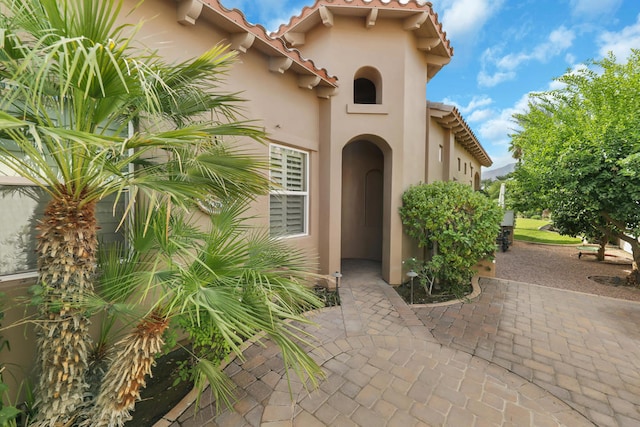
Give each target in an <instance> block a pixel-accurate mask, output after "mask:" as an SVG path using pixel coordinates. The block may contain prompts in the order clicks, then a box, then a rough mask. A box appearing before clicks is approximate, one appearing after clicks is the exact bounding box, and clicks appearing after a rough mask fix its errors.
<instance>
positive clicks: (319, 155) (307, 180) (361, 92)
mask: <svg viewBox="0 0 640 427" xmlns="http://www.w3.org/2000/svg"><path fill="white" fill-rule="evenodd" d="M137 13H138V15H139V17H145V18H151V17H152V16H155V18H154V19H152V20H151V21H150V22H149V24H147V25H146V26H145V33H146V34H147V35H148V36H149V37H148V40H149V39H153V40H156V41H157V44H158V47H159V49H161V51H162V52H163V54H164V55H167V56H170V57H175V58H176V59H179V58H182V57H189V56H194V55H197V54H199V53H200V52H202V51H204V50H205V49H206V48H208V47H210V46H211V45H212V44H213V43H229V44H230V47H231V49H235V50H236V51H238V52H240V61H239V63H238V64H236V65H235V66H234V69H233V72H232V73H230V75H229V76H228V79H227V83H228V85H229V88H230V90H240V91H242V92H243V96H244V97H245V98H247V99H248V100H249V102H248V105H247V111H246V116H247V117H249V118H257V119H260V120H261V121H262V123H263V125H264V128H265V130H266V131H267V132H268V134H269V142H270V145H269V146H267V147H256V149H257V150H259V153H260V154H262V155H265V156H269V157H270V158H271V174H272V177H273V178H274V179H275V180H276V181H278V182H280V183H282V184H283V189H281V190H277V191H274V193H273V194H272V195H270V196H269V197H265V198H263V199H262V200H260V201H259V202H258V203H257V204H256V206H255V207H254V209H255V213H256V214H258V215H259V216H261V218H263V223H262V225H264V226H269V227H271V229H272V231H274V232H278V233H280V234H282V235H284V236H287V238H288V239H289V240H290V241H291V243H292V244H294V245H299V246H301V247H304V248H307V249H308V250H310V251H311V252H312V253H316V254H318V256H319V270H320V272H321V273H331V272H334V271H339V270H340V262H341V259H343V258H367V259H373V260H378V261H380V262H381V265H382V276H383V278H384V279H385V280H386V281H388V282H389V283H392V284H398V283H400V282H401V281H402V280H403V272H402V260H403V259H405V258H407V257H409V256H412V254H413V251H414V249H415V248H414V247H413V243H412V242H411V241H409V240H408V239H407V238H406V237H403V233H402V224H401V221H400V217H399V215H398V208H399V207H400V201H401V195H402V193H403V191H404V190H406V188H407V187H408V186H410V185H412V184H417V183H420V182H433V181H435V180H457V181H460V182H464V183H469V184H470V185H473V186H475V188H479V184H480V173H481V167H482V166H485V167H486V166H490V165H491V159H490V158H489V156H488V155H487V153H486V151H485V150H484V149H483V147H482V146H481V144H480V143H479V142H478V139H477V138H476V136H475V135H474V133H473V132H472V130H471V129H470V128H469V126H468V125H467V123H466V122H465V121H464V118H463V117H462V115H461V114H460V112H459V111H458V110H457V109H456V108H454V107H452V106H447V105H443V104H438V103H432V102H427V101H426V99H427V96H426V95H427V93H428V91H427V85H428V82H429V81H430V80H431V78H433V77H434V76H435V75H436V74H437V73H438V72H439V71H440V70H441V68H442V67H443V66H445V65H446V64H448V63H449V62H450V61H451V58H452V56H453V48H452V47H451V46H450V43H449V40H448V39H447V37H446V33H445V32H444V30H443V29H442V25H441V24H440V23H439V22H438V16H437V14H436V13H435V12H434V11H433V9H432V7H431V5H430V4H429V3H426V4H422V3H418V2H416V1H409V2H407V3H406V4H402V3H400V2H399V1H396V0H392V1H381V0H369V1H364V0H318V1H316V2H315V3H314V4H313V5H311V6H309V7H305V8H304V9H303V10H302V11H301V12H300V14H299V15H297V16H294V17H293V18H291V20H290V21H289V22H288V23H286V24H283V25H282V26H281V27H280V28H279V29H278V30H277V31H276V32H275V33H273V34H268V33H267V31H266V30H265V29H264V28H263V27H261V26H259V25H252V24H250V23H248V22H247V21H246V19H245V17H244V15H243V14H242V12H241V11H239V10H228V9H226V8H225V7H223V6H222V5H221V4H220V3H219V2H218V1H217V0H206V1H201V0H181V1H179V2H176V1H175V0H165V1H162V0H159V1H155V2H146V4H144V5H143V8H141V9H140V10H139V11H138V12H137Z"/></svg>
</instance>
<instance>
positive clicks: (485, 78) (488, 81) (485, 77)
mask: <svg viewBox="0 0 640 427" xmlns="http://www.w3.org/2000/svg"><path fill="white" fill-rule="evenodd" d="M515 77H516V73H515V72H513V71H512V72H508V73H505V72H501V71H498V72H495V73H493V74H489V73H487V72H485V71H484V70H482V71H480V73H478V84H479V85H480V86H481V87H493V86H497V85H498V84H500V83H502V82H506V81H509V80H513V79H514V78H515Z"/></svg>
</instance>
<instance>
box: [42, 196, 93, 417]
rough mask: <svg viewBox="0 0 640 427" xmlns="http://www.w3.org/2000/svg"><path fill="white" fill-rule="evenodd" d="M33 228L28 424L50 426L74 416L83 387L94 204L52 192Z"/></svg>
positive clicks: (89, 341)
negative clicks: (34, 332)
mask: <svg viewBox="0 0 640 427" xmlns="http://www.w3.org/2000/svg"><path fill="white" fill-rule="evenodd" d="M38 229H39V231H40V235H39V236H38V244H37V251H38V269H39V284H40V286H41V289H42V293H41V295H40V296H41V297H42V301H41V303H40V313H39V315H40V322H38V325H39V330H38V339H37V357H38V366H39V368H40V375H39V379H38V383H37V384H36V408H37V415H36V417H35V420H34V423H33V424H32V425H39V426H54V425H60V424H66V423H68V422H69V421H70V420H72V419H73V418H74V417H75V414H76V412H77V410H78V408H79V407H80V406H81V405H82V403H83V398H84V393H85V390H86V388H87V387H86V383H85V379H84V373H85V370H86V368H87V350H88V348H89V346H90V343H91V337H90V336H89V323H90V322H89V318H88V316H87V314H86V312H85V310H84V309H83V302H84V301H85V299H86V296H87V295H88V294H91V293H92V292H93V278H94V275H95V270H96V247H97V238H96V219H95V204H94V203H87V204H85V205H80V203H79V202H78V200H77V199H74V198H73V197H72V196H68V197H58V198H54V199H53V200H52V201H51V202H49V204H48V205H47V208H46V209H45V212H44V217H43V220H42V222H41V223H40V225H39V226H38Z"/></svg>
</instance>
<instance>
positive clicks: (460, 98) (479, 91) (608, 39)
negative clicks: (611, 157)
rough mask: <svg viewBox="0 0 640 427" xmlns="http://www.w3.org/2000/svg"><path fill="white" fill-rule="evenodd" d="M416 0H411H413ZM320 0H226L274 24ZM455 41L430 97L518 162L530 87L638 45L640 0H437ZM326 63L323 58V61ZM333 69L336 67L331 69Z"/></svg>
mask: <svg viewBox="0 0 640 427" xmlns="http://www.w3.org/2000/svg"><path fill="white" fill-rule="evenodd" d="M390 1H396V0H390ZM411 1H413V0H411ZM401 2H402V3H406V0H401ZM314 3H315V0H222V4H223V5H224V6H225V7H227V8H238V9H240V10H242V11H243V12H244V13H245V16H246V17H247V19H248V20H249V22H251V23H253V24H262V25H264V26H265V27H266V28H267V30H269V31H274V30H276V29H277V28H278V27H279V25H280V24H282V23H287V22H289V19H290V18H291V17H292V16H294V15H298V14H300V12H301V11H302V8H303V7H304V6H311V5H313V4H314ZM431 4H432V6H433V9H434V11H435V12H436V13H437V14H438V17H439V21H440V22H442V25H443V29H444V31H445V32H446V33H447V38H448V39H449V40H450V41H451V45H452V46H453V48H454V55H453V58H452V59H451V62H450V63H449V64H447V65H446V66H444V67H443V68H442V70H440V71H439V72H438V74H436V76H435V77H433V78H432V79H431V81H430V82H429V84H428V85H427V98H428V99H429V100H430V101H434V102H444V103H446V104H450V105H455V106H456V107H457V108H458V109H459V110H460V112H461V113H462V115H463V117H464V119H465V120H466V122H467V123H468V124H469V126H470V127H471V129H472V130H473V132H474V133H475V135H476V137H477V138H478V140H479V141H480V143H481V144H482V146H483V147H484V148H485V150H486V151H487V153H488V154H489V156H490V157H491V159H492V160H493V166H492V167H491V168H489V169H494V168H498V167H501V166H504V165H506V164H509V163H512V162H514V160H513V159H512V158H511V155H510V154H509V151H508V147H509V142H510V137H509V135H510V134H513V133H514V132H515V131H516V130H517V129H516V127H515V124H514V122H513V118H512V116H513V114H515V113H520V112H525V111H526V108H527V100H528V95H529V93H532V92H540V91H546V90H551V89H554V88H557V87H558V84H557V82H555V81H554V79H555V78H557V77H560V76H561V75H563V74H564V73H566V72H567V71H568V70H569V69H576V68H580V67H584V66H585V64H586V63H587V62H588V61H589V60H598V59H601V58H603V57H604V56H606V55H607V53H608V52H613V53H614V54H615V56H616V58H617V60H618V61H619V62H625V61H626V59H627V57H628V55H629V53H630V52H631V48H637V49H640V0H432V1H431ZM318 65H319V66H322V64H318ZM328 71H329V72H331V70H328Z"/></svg>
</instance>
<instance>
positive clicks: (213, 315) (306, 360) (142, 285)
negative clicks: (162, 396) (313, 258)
mask: <svg viewBox="0 0 640 427" xmlns="http://www.w3.org/2000/svg"><path fill="white" fill-rule="evenodd" d="M226 202H227V203H225V205H224V207H223V208H222V209H221V211H219V212H217V213H215V214H213V215H212V216H211V226H210V227H209V231H204V230H200V229H199V228H197V227H195V226H193V225H191V224H192V222H193V221H192V219H191V218H190V217H189V216H188V215H187V214H186V213H185V211H174V212H173V213H171V214H170V215H169V220H168V221H167V220H166V219H165V218H167V216H166V215H164V214H165V213H166V212H162V213H163V215H155V216H153V217H152V218H151V220H150V221H149V222H148V223H146V224H145V223H144V222H143V221H138V224H140V225H138V226H133V227H131V228H130V231H131V233H130V234H131V235H130V238H129V239H128V241H129V242H131V244H130V245H129V246H127V247H125V248H120V250H116V251H115V253H113V254H111V256H107V257H105V258H104V261H103V262H102V263H101V264H100V266H101V268H100V269H101V280H100V286H99V294H100V295H101V296H102V297H103V298H105V300H108V301H110V303H111V305H110V308H111V315H113V316H117V317H118V318H119V319H123V318H130V319H133V321H136V319H141V320H139V321H137V322H138V323H137V325H136V326H135V327H134V328H133V330H132V332H130V333H128V334H127V335H126V336H125V337H123V338H122V339H121V340H120V341H119V342H118V343H117V344H116V345H115V346H114V350H113V352H112V354H111V358H112V360H114V361H117V363H111V364H110V366H109V369H108V370H107V372H106V374H105V376H104V379H103V380H102V387H101V389H100V392H99V394H98V396H97V398H96V400H95V406H94V407H91V408H89V409H88V410H87V411H85V414H84V415H83V419H84V421H83V423H82V424H81V425H82V426H105V427H106V426H122V425H123V424H124V422H125V421H127V420H129V419H130V418H131V417H130V415H129V413H130V411H131V410H132V409H133V407H134V404H135V402H136V401H137V400H138V399H139V392H140V389H141V387H144V385H145V377H146V375H148V374H149V373H150V372H151V367H152V366H153V364H154V362H155V354H157V353H158V352H159V351H160V349H161V348H162V346H163V344H164V341H163V334H164V332H165V331H166V330H167V328H169V327H170V324H171V323H170V321H171V319H176V318H179V319H180V322H179V323H177V325H179V327H181V328H182V329H184V330H185V331H186V332H187V333H189V335H190V336H193V333H194V332H195V331H198V330H200V329H201V328H202V329H205V330H212V329H213V330H215V331H216V332H217V335H219V336H220V337H221V340H222V341H223V343H222V344H223V346H224V347H226V348H229V349H231V350H234V351H235V352H236V354H238V355H239V356H240V357H242V353H241V351H240V349H239V345H240V344H241V343H242V342H243V341H244V340H246V339H247V338H249V337H251V336H253V335H255V334H256V333H258V332H259V331H262V332H265V333H266V335H267V336H268V337H269V338H270V339H272V340H273V341H274V342H275V343H276V344H278V345H279V346H280V348H281V350H282V355H283V359H284V362H285V366H286V367H287V368H293V369H294V370H295V372H296V373H297V374H298V376H300V377H301V378H309V379H310V380H311V382H312V384H314V383H315V380H316V377H318V376H321V375H322V373H321V371H320V368H319V367H318V365H317V364H316V363H315V362H314V361H313V359H312V358H311V357H310V356H309V355H307V354H306V353H305V352H304V351H303V349H302V347H301V344H303V343H306V344H308V342H307V339H308V338H309V337H308V336H307V335H306V334H305V333H304V332H303V331H302V329H300V328H298V327H296V326H295V325H296V323H291V322H290V321H296V322H303V323H304V322H306V320H305V318H304V317H303V316H302V315H301V313H302V312H303V311H305V310H308V309H310V308H316V307H319V306H320V305H321V302H320V301H319V300H318V299H317V298H316V297H315V295H314V294H313V293H312V292H311V291H310V290H309V288H308V287H306V286H304V284H305V283H306V282H308V281H309V278H310V277H309V273H308V271H310V269H311V266H310V264H309V261H308V257H307V256H306V255H305V254H304V253H302V252H299V251H295V250H292V249H291V248H289V247H287V246H286V245H285V244H284V243H283V241H281V240H277V239H274V238H273V237H270V236H269V234H268V232H266V231H255V230H254V231H249V229H248V228H247V226H246V225H244V223H245V221H244V218H243V215H242V214H243V210H244V208H243V203H233V202H231V201H229V200H227V201H226ZM137 215H140V216H141V217H144V216H145V215H146V212H144V209H140V210H139V211H138V213H137ZM152 293H156V294H158V295H161V296H162V297H161V298H156V299H150V298H149V297H148V295H149V294H152ZM140 307H142V311H140ZM136 308H138V309H136ZM197 356H199V357H198V358H197V364H196V366H195V367H196V372H197V373H198V375H197V376H196V378H195V380H196V384H198V385H200V386H203V385H204V384H210V386H211V389H212V391H213V393H214V395H215V396H216V402H217V403H220V402H225V403H227V404H228V403H229V400H228V398H229V396H230V394H231V388H230V387H229V381H228V379H227V378H226V377H225V376H224V374H223V373H222V372H221V371H220V370H219V368H218V366H219V360H211V359H208V358H206V355H202V354H199V355H197Z"/></svg>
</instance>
